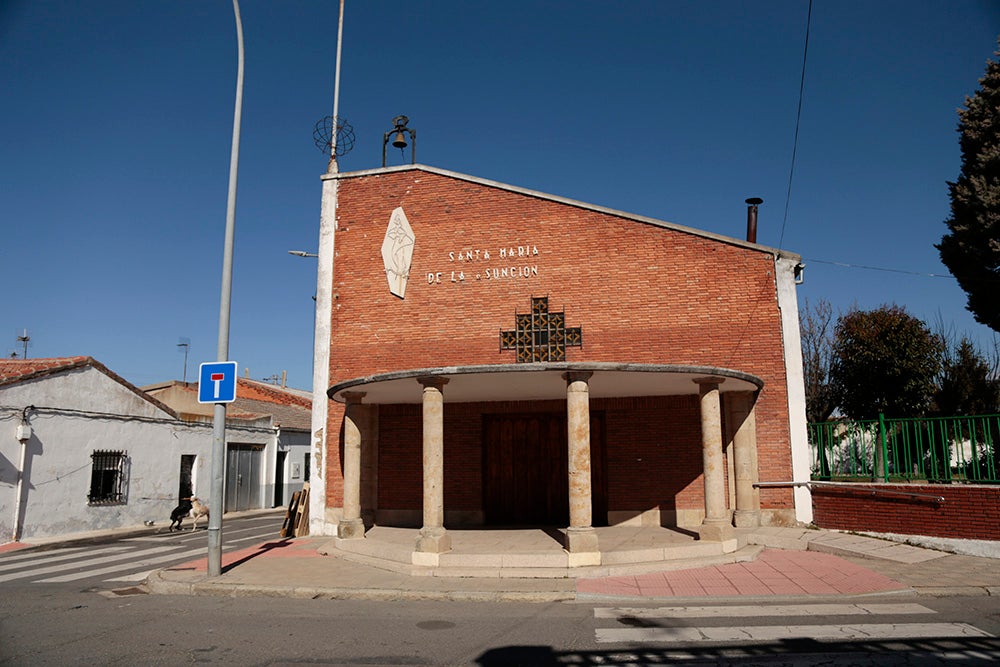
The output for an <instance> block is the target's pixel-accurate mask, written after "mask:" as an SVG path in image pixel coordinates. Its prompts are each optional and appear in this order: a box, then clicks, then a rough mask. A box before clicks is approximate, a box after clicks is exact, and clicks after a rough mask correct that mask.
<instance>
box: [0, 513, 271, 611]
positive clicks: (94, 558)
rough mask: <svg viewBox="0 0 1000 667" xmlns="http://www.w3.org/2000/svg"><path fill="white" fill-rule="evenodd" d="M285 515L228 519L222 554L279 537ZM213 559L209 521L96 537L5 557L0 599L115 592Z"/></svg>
mask: <svg viewBox="0 0 1000 667" xmlns="http://www.w3.org/2000/svg"><path fill="white" fill-rule="evenodd" d="M284 516H285V510H274V511H266V512H254V513H248V514H242V515H233V516H230V515H227V516H225V517H224V518H223V521H222V548H223V552H226V551H232V550H236V549H243V548H245V547H249V546H253V545H255V544H260V543H262V542H266V541H268V540H274V539H276V538H277V537H278V532H279V531H280V529H281V524H282V521H283V519H284ZM207 555H208V533H207V530H206V522H205V521H202V522H201V525H200V526H199V527H198V528H197V530H191V522H190V521H188V522H186V523H185V525H184V528H183V530H179V531H173V532H171V531H169V530H168V527H167V524H166V522H164V524H163V526H162V527H157V528H155V529H153V530H150V531H148V532H147V533H145V534H143V535H140V536H133V537H125V538H109V537H105V538H97V539H92V540H89V541H86V542H82V543H81V542H74V543H69V544H65V545H58V544H56V545H49V546H46V547H45V548H33V549H27V550H15V551H8V552H4V553H0V594H3V593H4V592H6V591H9V590H16V589H18V588H20V587H23V586H33V587H37V586H53V585H55V586H58V585H65V586H67V587H69V589H70V590H80V589H81V587H84V588H95V589H112V588H116V587H121V586H123V585H127V584H130V583H131V584H135V583H138V582H141V581H144V580H145V579H146V577H147V575H148V574H149V573H150V572H151V571H154V570H157V569H161V568H166V567H170V566H171V565H176V564H178V563H185V562H188V561H191V560H194V559H196V558H205V557H207Z"/></svg>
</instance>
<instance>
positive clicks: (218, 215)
mask: <svg viewBox="0 0 1000 667" xmlns="http://www.w3.org/2000/svg"><path fill="white" fill-rule="evenodd" d="M807 9H808V2H807V0H768V1H766V2H765V1H759V2H750V1H746V2H732V1H728V0H720V1H717V2H700V1H696V0H689V1H681V0H645V1H638V0H637V1H621V2H611V1H610V0H605V1H602V2H596V1H590V0H583V1H579V0H576V1H570V0H565V1H556V0H552V1H538V2H529V1H527V0H525V1H523V2H486V1H485V0H483V1H477V0H465V1H460V0H434V1H430V0H425V1H422V2H421V1H414V0H409V1H407V2H402V1H396V0H384V1H380V0H367V1H361V0H347V9H346V16H345V25H344V44H343V67H342V73H341V97H340V113H341V116H342V117H345V118H346V119H347V120H348V121H349V122H350V123H351V124H352V125H353V127H354V131H355V134H356V144H355V147H354V150H353V151H352V152H351V153H350V154H348V155H346V156H345V157H343V158H342V159H341V162H340V164H341V170H342V171H352V170H359V169H368V168H373V167H378V166H380V164H381V151H382V133H383V132H385V131H386V130H388V129H390V128H391V126H392V118H393V116H396V115H398V114H406V115H407V116H409V118H410V126H411V127H412V128H413V129H415V130H416V132H417V149H418V150H417V157H418V161H419V162H421V163H423V164H428V165H432V166H435V167H439V168H442V169H448V170H452V171H457V172H462V173H466V174H470V175H473V176H477V177H481V178H487V179H492V180H496V181H500V182H503V183H508V184H511V185H515V186H519V187H524V188H529V189H533V190H539V191H542V192H547V193H551V194H554V195H558V196H562V197H569V198H572V199H578V200H581V201H585V202H588V203H592V204H595V205H599V206H605V207H609V208H613V209H619V210H622V211H626V212H630V213H635V214H639V215H644V216H650V217H654V218H658V219H662V220H667V221H670V222H674V223H678V224H682V225H686V226H689V227H695V228H698V229H703V230H707V231H711V232H714V233H719V234H725V235H728V236H734V237H738V238H742V237H743V236H744V235H745V231H746V205H745V204H744V199H746V198H747V197H752V196H757V197H762V198H763V199H764V204H763V205H762V206H761V207H760V228H759V233H758V241H759V242H760V243H762V244H764V245H769V246H775V247H777V246H780V247H782V248H785V249H788V250H791V251H794V252H798V253H800V254H801V255H802V256H803V257H804V258H805V263H806V264H807V268H806V272H805V283H804V284H803V285H802V286H801V287H800V288H799V296H800V303H802V302H804V300H805V299H809V300H810V301H811V302H815V301H817V300H819V299H826V300H828V301H830V302H831V303H832V304H833V305H834V307H835V308H838V309H846V308H848V307H850V306H851V305H852V304H856V305H857V306H859V307H861V308H873V307H877V306H879V305H881V304H883V303H896V304H899V305H902V306H904V307H906V308H907V309H908V310H909V311H910V312H911V313H913V314H914V315H916V316H917V317H920V318H922V319H924V320H925V321H928V322H929V323H934V322H936V321H938V320H941V321H943V322H944V323H945V324H946V325H948V326H951V327H953V328H954V330H955V331H956V332H958V333H959V334H967V335H969V336H970V337H972V338H973V339H974V340H976V341H977V342H979V343H980V344H984V345H985V344H991V341H992V339H993V338H992V333H991V332H990V331H989V330H988V329H986V328H985V327H982V326H981V325H977V324H976V323H975V322H974V320H973V319H972V317H971V315H970V314H968V313H967V312H966V311H965V309H964V305H965V295H964V293H963V292H962V291H961V290H960V288H959V287H958V286H957V283H956V282H955V281H954V280H953V279H951V278H950V277H944V278H942V277H931V276H930V275H928V274H939V275H944V276H948V271H947V269H946V268H945V267H944V266H943V265H942V264H941V263H940V261H939V259H938V254H937V251H936V250H935V249H934V247H933V244H934V243H936V242H937V241H938V240H939V239H940V237H941V235H942V234H943V233H944V231H945V226H944V224H943V220H945V219H946V218H947V216H948V213H949V208H948V194H947V186H946V181H948V180H953V179H954V178H955V177H956V176H957V175H958V169H959V151H958V135H957V133H956V125H957V115H956V110H957V109H958V108H959V107H960V106H961V105H962V104H963V102H964V98H965V96H966V95H968V94H972V93H973V92H974V90H975V89H976V87H977V85H978V84H977V81H978V79H979V78H980V77H981V76H982V75H983V73H984V71H985V66H986V60H987V59H988V58H990V57H992V54H993V52H994V51H995V50H996V48H997V41H996V40H997V36H998V34H1000V2H996V1H990V0H947V1H945V0H941V1H938V2H914V1H913V0H886V1H879V2H871V1H868V0H815V2H814V4H813V9H812V20H811V32H810V40H809V52H808V64H807V69H806V76H805V88H804V90H805V94H804V98H803V102H802V115H801V125H800V128H799V140H798V148H797V156H796V162H795V170H794V175H793V178H792V187H791V192H790V196H789V191H788V184H789V169H790V163H791V157H792V147H793V138H794V133H795V123H796V108H797V105H798V102H799V83H800V76H801V72H802V69H801V68H802V54H803V48H804V40H805V29H806V15H807ZM337 10H338V3H337V2H336V0H328V1H325V2H320V1H318V0H286V1H283V2H277V1H264V0H243V1H242V2H241V12H242V17H243V28H244V33H245V40H246V81H245V89H244V107H243V126H242V141H241V149H240V165H239V197H238V204H237V211H236V249H235V264H234V266H235V268H234V277H233V310H232V325H231V326H232V329H231V342H230V358H231V359H235V360H236V361H238V362H239V366H240V369H241V374H242V372H243V369H247V368H248V369H249V372H250V376H251V377H253V378H257V379H264V378H268V377H271V376H274V375H280V374H281V372H282V371H287V372H288V382H289V384H290V385H291V386H294V387H299V388H308V387H309V385H310V383H311V348H312V308H313V302H312V299H311V296H312V294H313V292H314V289H315V264H314V262H315V260H312V259H303V258H298V257H293V256H291V255H288V254H287V253H286V251H287V250H297V249H302V250H308V251H315V249H316V242H317V234H318V221H319V205H320V180H319V177H320V175H321V174H322V173H323V172H324V171H325V168H326V157H325V156H324V154H323V153H321V152H320V151H319V150H318V149H317V148H316V147H315V146H314V145H313V139H312V130H313V126H314V124H315V123H316V121H318V120H319V119H320V118H322V117H324V116H327V115H330V114H331V113H332V106H333V84H334V70H335V58H336V34H337ZM235 79H236V36H235V28H234V21H233V14H232V5H231V3H230V2H229V1H227V0H213V1H211V2H209V1H207V0H169V1H168V0H143V1H136V0H102V1H101V2H79V1H78V0H77V1H71V0H66V1H58V0H0V91H2V93H0V94H2V98H3V103H2V104H0V127H2V128H3V129H4V138H3V140H2V142H0V146H2V152H0V155H2V157H3V159H2V161H0V215H2V220H3V223H2V226H3V236H4V239H5V242H4V244H3V246H2V247H3V250H4V252H3V262H2V264H0V272H2V273H0V278H2V281H3V285H4V288H5V294H6V298H5V299H4V302H5V303H4V308H3V310H2V314H0V351H3V352H6V353H7V354H9V353H10V352H12V351H20V349H21V348H20V346H19V344H18V343H17V341H16V336H17V335H18V334H19V333H20V331H21V330H22V329H23V328H26V329H27V330H28V333H29V335H30V336H31V343H30V347H29V348H28V355H29V356H31V357H49V356H69V355H90V356H93V357H95V358H97V359H98V360H100V361H101V362H103V363H104V364H106V365H107V366H109V367H110V368H111V369H112V370H114V371H116V372H117V373H119V374H121V375H122V376H123V377H125V378H126V379H127V380H129V381H131V382H133V383H135V384H138V385H143V384H149V383H153V382H158V381H162V380H168V379H180V378H181V376H182V374H183V372H184V357H183V354H181V352H180V351H179V349H178V347H177V343H178V342H179V341H180V339H181V338H187V339H190V341H191V348H190V357H189V361H188V368H187V377H188V379H189V380H191V379H193V378H194V377H195V374H196V369H197V364H198V363H199V362H201V361H212V360H214V358H215V351H216V339H217V331H218V314H219V292H220V276H221V265H222V250H223V236H224V229H225V217H226V194H227V187H228V178H229V156H230V140H231V135H232V121H233V103H234V99H235ZM408 158H409V156H408V155H407V156H406V159H407V160H408ZM399 162H400V156H399V154H398V153H393V152H391V151H390V164H398V163H399ZM786 197H788V207H787V215H786V206H785V202H786ZM608 252H610V253H613V252H615V246H614V239H613V238H609V239H608ZM622 259H623V261H625V260H627V258H622ZM840 264H850V265H853V266H852V267H844V266H840ZM862 266H869V267H881V268H889V269H895V270H896V271H877V270H870V269H864V268H858V267H862ZM723 279H724V274H723V273H721V272H720V280H723Z"/></svg>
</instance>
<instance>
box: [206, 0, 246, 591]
mask: <svg viewBox="0 0 1000 667" xmlns="http://www.w3.org/2000/svg"><path fill="white" fill-rule="evenodd" d="M233 14H234V15H235V17H236V44H237V49H238V53H239V67H238V69H237V74H236V110H235V111H234V113H233V147H232V152H231V154H230V158H229V201H228V203H227V206H226V246H225V250H224V251H223V256H222V298H221V300H220V304H219V346H218V354H217V355H216V361H228V360H229V311H230V302H231V296H232V293H233V236H234V234H235V228H236V174H237V167H238V165H239V161H240V121H241V118H242V113H243V23H242V21H241V20H240V4H239V2H238V0H233ZM225 467H226V404H225V403H216V404H215V414H214V416H213V421H212V494H211V498H210V501H209V504H208V506H209V507H210V508H211V512H210V513H209V516H208V576H210V577H218V576H219V575H221V574H222V504H223V483H224V474H225Z"/></svg>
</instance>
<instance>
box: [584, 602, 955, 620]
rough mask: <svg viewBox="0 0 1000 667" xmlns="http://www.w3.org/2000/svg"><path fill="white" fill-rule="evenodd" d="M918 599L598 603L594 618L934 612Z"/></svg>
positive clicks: (850, 614) (743, 616) (749, 616)
mask: <svg viewBox="0 0 1000 667" xmlns="http://www.w3.org/2000/svg"><path fill="white" fill-rule="evenodd" d="M934 613H936V612H935V611H934V610H933V609H928V608H927V607H925V606H923V605H920V604H916V603H902V604H894V603H836V604H782V605H736V606H717V607H709V606H704V607H655V608H645V607H598V608H595V609H594V618H621V617H622V616H627V617H630V618H727V617H742V618H759V617H767V616H854V615H859V614H861V615H870V614H934Z"/></svg>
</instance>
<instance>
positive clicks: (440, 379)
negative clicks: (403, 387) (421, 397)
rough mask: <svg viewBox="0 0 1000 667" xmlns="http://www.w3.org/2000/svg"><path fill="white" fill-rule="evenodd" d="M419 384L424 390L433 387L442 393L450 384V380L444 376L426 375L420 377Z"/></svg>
mask: <svg viewBox="0 0 1000 667" xmlns="http://www.w3.org/2000/svg"><path fill="white" fill-rule="evenodd" d="M417 382H419V383H420V386H422V387H423V388H424V389H426V388H427V387H433V388H435V389H437V390H438V391H441V389H443V388H444V386H445V385H446V384H448V378H446V377H445V376H443V375H424V376H422V377H418V378H417Z"/></svg>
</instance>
